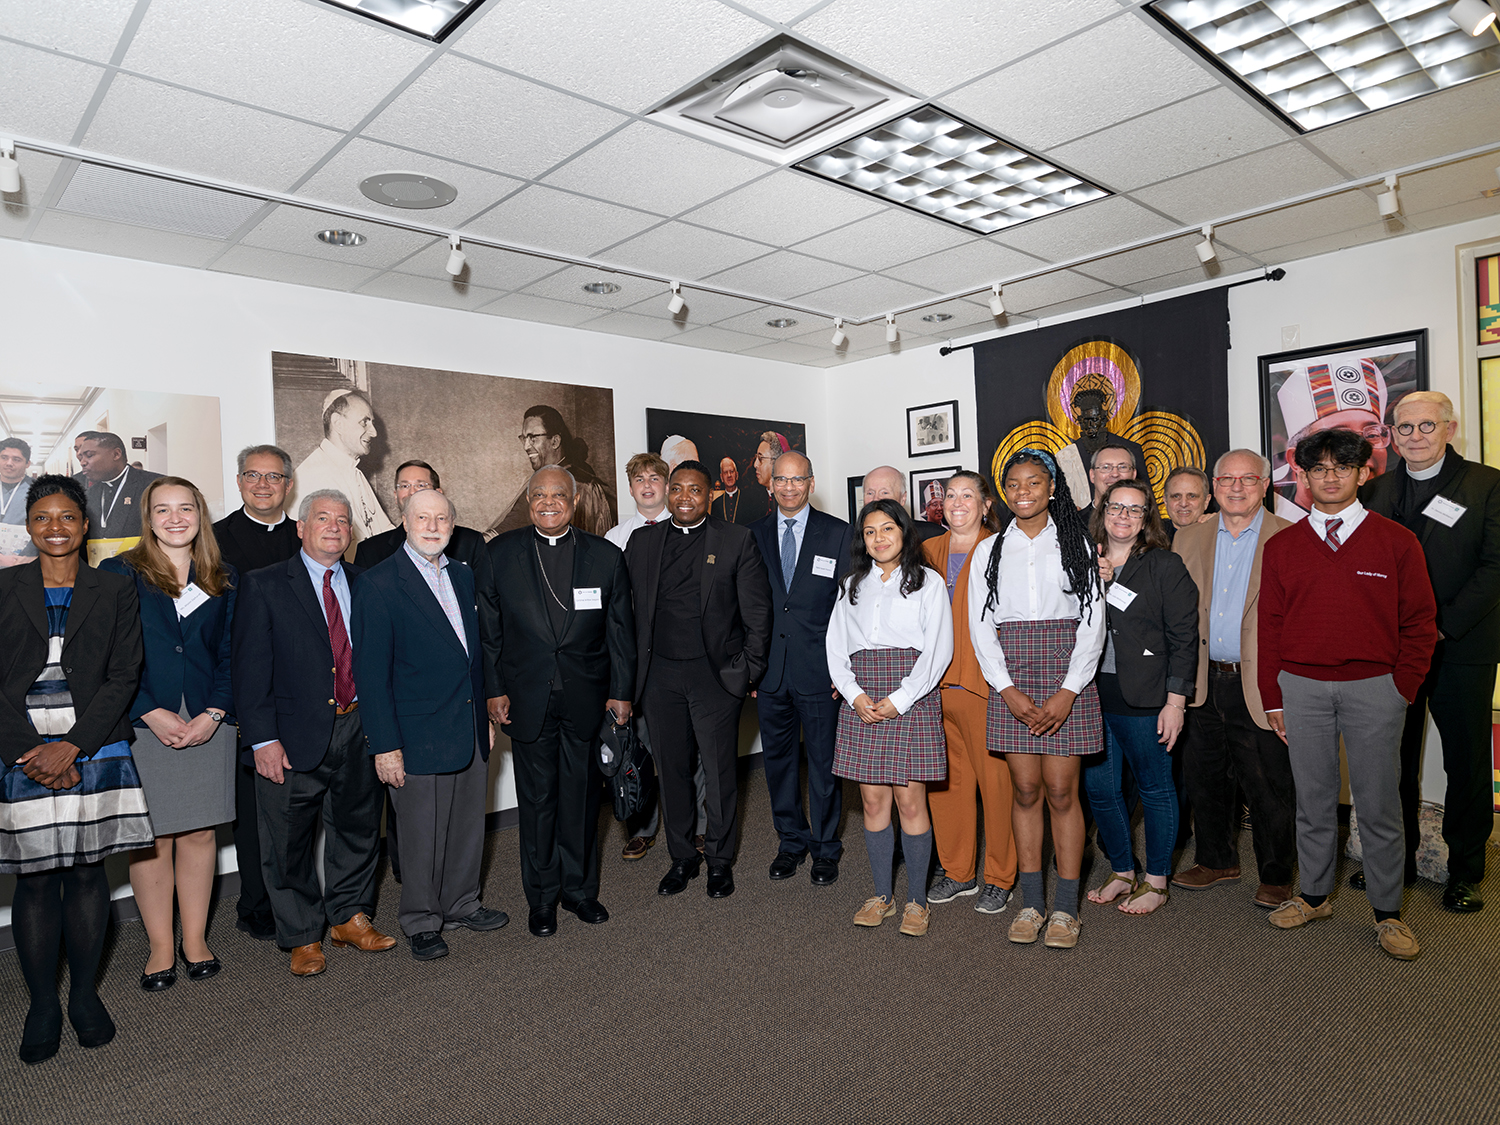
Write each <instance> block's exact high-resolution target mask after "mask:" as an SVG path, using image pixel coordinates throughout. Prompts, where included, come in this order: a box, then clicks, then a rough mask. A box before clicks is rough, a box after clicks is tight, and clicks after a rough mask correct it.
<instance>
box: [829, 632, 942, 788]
mask: <svg viewBox="0 0 1500 1125" xmlns="http://www.w3.org/2000/svg"><path fill="white" fill-rule="evenodd" d="M920 655H921V653H919V652H918V651H917V650H916V649H914V648H876V649H868V648H867V649H861V650H860V651H859V652H856V653H854V654H853V655H852V656H850V658H849V663H850V665H851V667H852V668H853V671H854V679H855V682H856V683H858V684H859V686H860V687H861V688H862V689H863V690H864V693H865V694H866V695H868V696H869V697H870V698H871V699H872V700H874V701H875V702H876V703H879V702H880V701H881V700H882V699H884V698H885V697H886V696H888V695H890V694H891V692H893V691H895V690H896V689H897V688H898V687H900V686H901V680H902V679H903V678H904V677H905V676H906V674H907V673H908V672H910V671H911V670H912V666H913V665H915V664H916V662H917V657H918V656H920ZM833 772H834V776H836V777H847V778H848V779H849V780H850V781H858V782H860V783H861V784H862V785H905V784H906V783H907V782H908V781H942V780H943V779H944V778H945V777H947V776H948V743H947V741H946V740H945V739H944V738H943V703H942V697H941V693H940V690H939V689H938V688H936V687H935V688H933V689H932V690H931V691H929V692H928V693H927V694H926V695H924V696H922V698H921V699H919V700H917V701H916V702H915V703H913V704H912V705H911V708H910V709H909V710H908V711H907V712H906V714H904V715H899V716H897V717H896V718H894V719H887V720H886V721H885V722H883V723H863V722H861V721H860V718H859V716H858V715H856V714H855V713H854V708H853V707H851V706H850V705H849V704H848V702H844V703H842V704H841V705H840V706H839V729H838V739H837V741H836V742H835V743H834V748H833Z"/></svg>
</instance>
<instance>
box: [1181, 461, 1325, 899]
mask: <svg viewBox="0 0 1500 1125" xmlns="http://www.w3.org/2000/svg"><path fill="white" fill-rule="evenodd" d="M1270 484H1271V465H1270V462H1268V461H1267V460H1266V459H1265V458H1264V457H1262V456H1261V455H1260V454H1259V453H1256V452H1254V451H1253V450H1249V449H1235V450H1231V451H1230V452H1228V453H1226V454H1224V455H1223V456H1222V457H1220V458H1219V460H1218V462H1217V463H1216V464H1215V465H1214V472H1213V490H1214V499H1216V500H1217V501H1218V502H1219V518H1218V519H1215V520H1210V521H1208V522H1206V523H1199V524H1193V525H1191V526H1189V527H1184V528H1181V529H1179V530H1178V532H1177V538H1176V540H1175V542H1174V543H1173V545H1172V549H1173V550H1174V551H1176V552H1177V554H1179V555H1181V556H1182V561H1183V562H1184V563H1186V564H1187V568H1188V573H1189V574H1191V575H1192V577H1193V581H1194V582H1195V583H1197V585H1198V636H1199V639H1200V647H1199V650H1198V686H1197V691H1196V692H1195V693H1194V695H1193V700H1192V704H1191V705H1190V707H1189V710H1188V723H1187V738H1186V745H1185V746H1184V748H1183V751H1182V752H1183V754H1184V755H1185V757H1184V760H1183V767H1184V769H1183V773H1184V777H1185V779H1186V781H1187V791H1188V798H1189V800H1190V801H1191V802H1192V807H1193V831H1194V836H1195V839H1196V840H1197V847H1196V854H1195V857H1194V858H1195V860H1196V862H1195V863H1194V865H1193V866H1192V867H1190V868H1188V869H1187V870H1186V871H1181V872H1179V873H1178V874H1177V875H1176V876H1175V877H1174V878H1173V879H1172V885H1173V886H1177V887H1182V888H1185V889H1186V890H1191V891H1201V890H1206V889H1208V888H1209V887H1212V886H1214V885H1215V884H1216V883H1230V882H1238V881H1239V878H1240V860H1239V851H1238V848H1237V847H1236V845H1235V842H1234V827H1235V824H1236V822H1237V821H1238V820H1239V802H1238V801H1237V800H1236V798H1235V790H1236V783H1238V788H1239V790H1240V791H1242V792H1243V794H1244V797H1245V800H1246V802H1247V803H1248V804H1249V806H1250V819H1251V822H1252V823H1253V824H1254V825H1255V860H1256V865H1257V866H1258V867H1259V868H1260V887H1259V888H1258V890H1257V891H1256V894H1255V905H1256V906H1261V907H1265V908H1266V909H1267V910H1270V909H1274V908H1275V907H1277V906H1280V905H1281V903H1283V902H1285V901H1286V900H1287V899H1288V898H1290V897H1291V894H1292V864H1293V863H1294V861H1295V859H1296V856H1297V840H1296V819H1295V818H1296V795H1295V790H1294V787H1293V783H1292V766H1291V761H1290V759H1289V758H1288V756H1287V748H1286V743H1284V742H1283V741H1282V740H1281V739H1280V738H1279V737H1277V735H1276V734H1275V732H1273V731H1272V730H1271V727H1270V723H1268V722H1267V721H1266V712H1265V709H1264V708H1263V707H1262V706H1261V698H1260V688H1259V686H1257V683H1256V679H1255V672H1256V668H1255V653H1256V644H1257V637H1258V630H1257V627H1256V601H1257V598H1258V597H1259V594H1260V565H1261V556H1262V554H1263V553H1264V552H1265V547H1266V541H1267V540H1268V539H1270V538H1271V536H1273V535H1275V534H1276V533H1277V532H1279V531H1281V530H1282V529H1283V528H1286V527H1290V526H1291V524H1290V523H1289V522H1288V521H1286V520H1284V519H1282V518H1281V517H1279V516H1277V515H1274V514H1272V513H1271V512H1268V511H1267V510H1266V508H1265V503H1264V501H1265V496H1266V491H1267V489H1268V488H1269V487H1270Z"/></svg>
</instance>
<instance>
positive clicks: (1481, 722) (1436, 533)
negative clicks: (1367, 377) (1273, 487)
mask: <svg viewBox="0 0 1500 1125" xmlns="http://www.w3.org/2000/svg"><path fill="white" fill-rule="evenodd" d="M1395 423H1396V424H1395V426H1394V427H1392V429H1393V436H1394V438H1395V442H1396V449H1397V450H1398V451H1399V452H1400V454H1401V458H1402V460H1401V464H1400V465H1398V466H1397V467H1396V468H1395V469H1393V470H1391V471H1390V472H1386V473H1382V474H1381V475H1380V476H1378V477H1376V478H1375V479H1374V480H1372V481H1370V482H1369V483H1368V484H1366V485H1365V486H1364V487H1363V488H1362V489H1361V490H1360V499H1361V500H1362V501H1363V502H1364V504H1365V506H1366V507H1367V508H1369V509H1370V510H1371V511H1372V512H1378V513H1379V514H1380V515H1383V516H1387V517H1389V518H1390V519H1393V520H1395V521H1396V522H1397V523H1400V524H1402V525H1403V526H1405V527H1406V528H1407V529H1408V530H1409V531H1411V532H1413V533H1414V534H1415V535H1416V537H1417V539H1418V540H1419V541H1420V542H1421V544H1422V552H1423V554H1424V555H1425V556H1426V558H1427V573H1428V576H1429V577H1430V578H1431V579H1432V590H1433V593H1434V594H1435V595H1436V596H1437V603H1438V629H1439V630H1440V632H1441V636H1440V638H1439V640H1438V645H1437V650H1436V651H1435V652H1434V653H1433V655H1432V668H1431V670H1430V671H1429V672H1428V673H1427V679H1426V680H1425V681H1423V683H1422V687H1421V690H1420V691H1418V693H1417V698H1416V699H1415V700H1414V701H1413V702H1412V705H1411V707H1410V708H1409V709H1408V710H1407V712H1406V728H1405V730H1404V731H1403V733H1402V736H1401V812H1402V819H1403V820H1404V822H1405V829H1406V878H1407V881H1408V883H1410V882H1411V881H1412V880H1414V879H1415V878H1416V875H1417V865H1416V855H1417V846H1418V844H1419V842H1420V839H1421V836H1420V832H1419V831H1418V817H1417V813H1418V808H1419V804H1420V800H1421V774H1422V737H1423V735H1424V734H1425V733H1426V731H1427V711H1428V709H1429V708H1430V709H1431V711H1432V718H1433V721H1434V722H1435V723H1436V724H1437V728H1438V733H1439V734H1440V735H1441V736H1442V741H1443V769H1444V771H1445V772H1446V773H1447V775H1448V793H1447V797H1446V798H1445V800H1444V802H1443V839H1444V841H1446V843H1447V845H1448V886H1447V889H1446V890H1445V891H1444V892H1443V909H1445V910H1449V911H1451V912H1453V913H1455V914H1472V913H1474V912H1475V911H1478V910H1482V909H1484V900H1483V899H1481V898H1480V897H1479V891H1478V886H1479V883H1480V882H1481V881H1482V880H1483V879H1484V856H1485V844H1486V841H1487V840H1488V839H1489V836H1490V830H1491V829H1492V828H1493V826H1494V814H1493V809H1492V807H1491V800H1492V793H1493V790H1492V786H1491V769H1492V766H1491V759H1490V745H1491V743H1490V738H1491V733H1490V729H1491V728H1490V707H1491V703H1490V701H1491V699H1492V698H1493V696H1494V694H1495V662H1496V661H1497V660H1500V472H1497V471H1496V470H1494V469H1491V468H1488V467H1487V466H1484V465H1479V464H1476V463H1475V462H1473V461H1466V460H1464V458H1463V457H1462V456H1460V455H1459V454H1458V452H1457V451H1456V450H1454V448H1453V446H1452V445H1450V444H1448V443H1449V442H1451V441H1452V440H1453V436H1454V434H1456V433H1457V432H1458V422H1457V421H1456V420H1455V419H1454V417H1453V403H1452V402H1451V401H1450V400H1449V398H1448V396H1447V395H1445V394H1440V393H1438V392H1436V391H1413V392H1412V393H1411V394H1408V395H1406V396H1405V397H1403V398H1402V399H1401V401H1400V402H1398V403H1397V404H1396V411H1395ZM1363 880H1364V872H1360V873H1358V874H1357V875H1355V876H1354V877H1353V878H1352V879H1351V880H1350V882H1351V883H1353V884H1354V885H1355V886H1357V887H1362V886H1363V885H1364V882H1363Z"/></svg>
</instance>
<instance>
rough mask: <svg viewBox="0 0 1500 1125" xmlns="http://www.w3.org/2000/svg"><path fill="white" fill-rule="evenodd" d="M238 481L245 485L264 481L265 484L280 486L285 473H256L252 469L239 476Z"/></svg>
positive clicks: (284, 478)
mask: <svg viewBox="0 0 1500 1125" xmlns="http://www.w3.org/2000/svg"><path fill="white" fill-rule="evenodd" d="M240 480H242V481H244V482H245V483H246V484H259V483H260V482H261V481H265V482H266V483H267V484H280V483H281V482H282V481H284V480H286V474H285V473H257V472H256V471H255V470H254V469H246V470H245V471H244V472H243V473H241V474H240Z"/></svg>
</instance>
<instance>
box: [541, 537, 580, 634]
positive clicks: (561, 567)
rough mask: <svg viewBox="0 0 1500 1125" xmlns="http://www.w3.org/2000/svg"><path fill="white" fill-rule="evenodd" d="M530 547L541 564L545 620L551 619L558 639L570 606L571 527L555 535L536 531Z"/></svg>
mask: <svg viewBox="0 0 1500 1125" xmlns="http://www.w3.org/2000/svg"><path fill="white" fill-rule="evenodd" d="M532 549H533V550H534V551H536V556H537V561H538V562H539V563H541V567H542V601H543V603H544V604H545V605H546V607H547V620H549V621H550V622H552V632H553V634H554V635H556V636H557V637H558V639H559V640H560V639H561V638H562V635H563V627H564V626H565V625H566V624H567V621H568V611H569V610H570V609H572V608H573V529H572V528H568V529H567V530H566V531H564V532H563V533H562V535H561V536H557V537H554V536H550V535H545V534H543V533H542V532H540V531H538V532H537V533H536V535H535V536H534V537H533V539H532Z"/></svg>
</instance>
